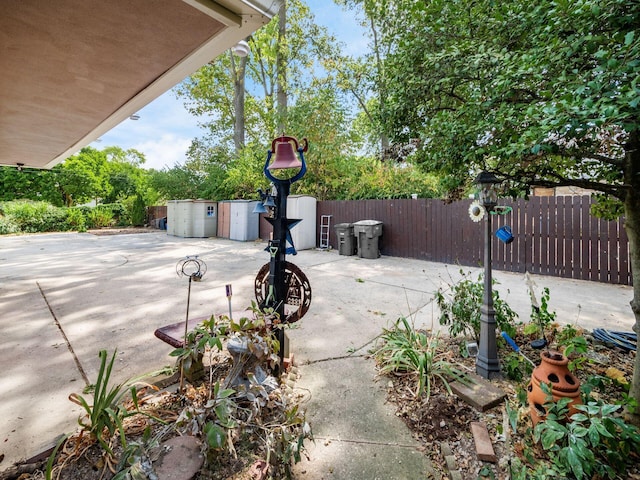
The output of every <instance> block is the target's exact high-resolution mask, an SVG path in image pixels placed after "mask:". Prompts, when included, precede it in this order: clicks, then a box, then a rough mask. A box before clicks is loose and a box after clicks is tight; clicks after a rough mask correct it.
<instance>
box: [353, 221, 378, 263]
mask: <svg viewBox="0 0 640 480" xmlns="http://www.w3.org/2000/svg"><path fill="white" fill-rule="evenodd" d="M353 235H354V236H355V237H356V239H357V240H358V256H359V257H360V258H378V257H379V256H380V249H379V248H378V239H379V238H380V237H381V236H382V222H379V221H378V220H360V221H359V222H356V223H354V224H353Z"/></svg>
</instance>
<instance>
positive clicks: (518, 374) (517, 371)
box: [500, 352, 533, 382]
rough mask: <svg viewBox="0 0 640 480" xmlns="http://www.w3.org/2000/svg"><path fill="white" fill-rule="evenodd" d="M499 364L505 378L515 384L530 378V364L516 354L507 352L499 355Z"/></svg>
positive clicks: (531, 369) (531, 368)
mask: <svg viewBox="0 0 640 480" xmlns="http://www.w3.org/2000/svg"><path fill="white" fill-rule="evenodd" d="M500 364H501V366H502V370H503V371H504V373H505V374H506V375H507V378H509V379H511V380H514V381H516V382H521V381H523V380H524V379H525V378H528V377H530V376H531V373H532V372H533V367H532V366H531V364H530V363H529V362H527V361H526V360H525V359H524V358H522V355H520V354H518V353H516V352H508V353H507V354H506V355H501V362H500Z"/></svg>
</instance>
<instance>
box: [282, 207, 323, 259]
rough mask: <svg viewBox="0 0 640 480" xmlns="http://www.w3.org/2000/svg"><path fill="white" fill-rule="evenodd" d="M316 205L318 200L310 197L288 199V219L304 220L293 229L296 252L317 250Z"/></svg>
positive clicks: (292, 237)
mask: <svg viewBox="0 0 640 480" xmlns="http://www.w3.org/2000/svg"><path fill="white" fill-rule="evenodd" d="M316 204H317V201H316V199H315V198H314V197H311V196H309V195H289V197H287V218H299V219H302V221H301V222H300V223H298V224H297V225H296V226H295V227H293V228H292V229H291V239H292V240H293V245H294V246H295V247H296V250H308V249H311V248H316Z"/></svg>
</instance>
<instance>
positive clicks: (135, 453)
mask: <svg viewBox="0 0 640 480" xmlns="http://www.w3.org/2000/svg"><path fill="white" fill-rule="evenodd" d="M163 434H164V432H163V431H161V432H160V434H159V435H157V436H155V437H152V436H151V428H150V427H149V426H147V427H146V428H145V429H144V432H143V434H142V438H141V439H140V440H139V441H132V442H129V443H128V444H127V446H126V447H125V448H124V450H123V452H122V455H121V456H120V460H119V462H118V465H117V466H116V468H115V471H116V472H117V473H116V474H115V475H114V477H113V479H112V480H147V479H148V478H157V477H154V476H152V475H155V472H154V471H153V467H152V461H151V455H152V450H153V449H155V448H158V446H159V445H160V441H159V438H160V437H161V436H162V435H163Z"/></svg>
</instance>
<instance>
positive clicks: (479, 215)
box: [469, 200, 486, 223]
mask: <svg viewBox="0 0 640 480" xmlns="http://www.w3.org/2000/svg"><path fill="white" fill-rule="evenodd" d="M485 212H486V210H485V208H484V207H483V206H482V205H481V204H480V201H479V200H474V201H473V202H471V205H469V217H471V220H473V221H474V222H476V223H477V222H479V221H480V220H482V219H483V218H484V214H485Z"/></svg>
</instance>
